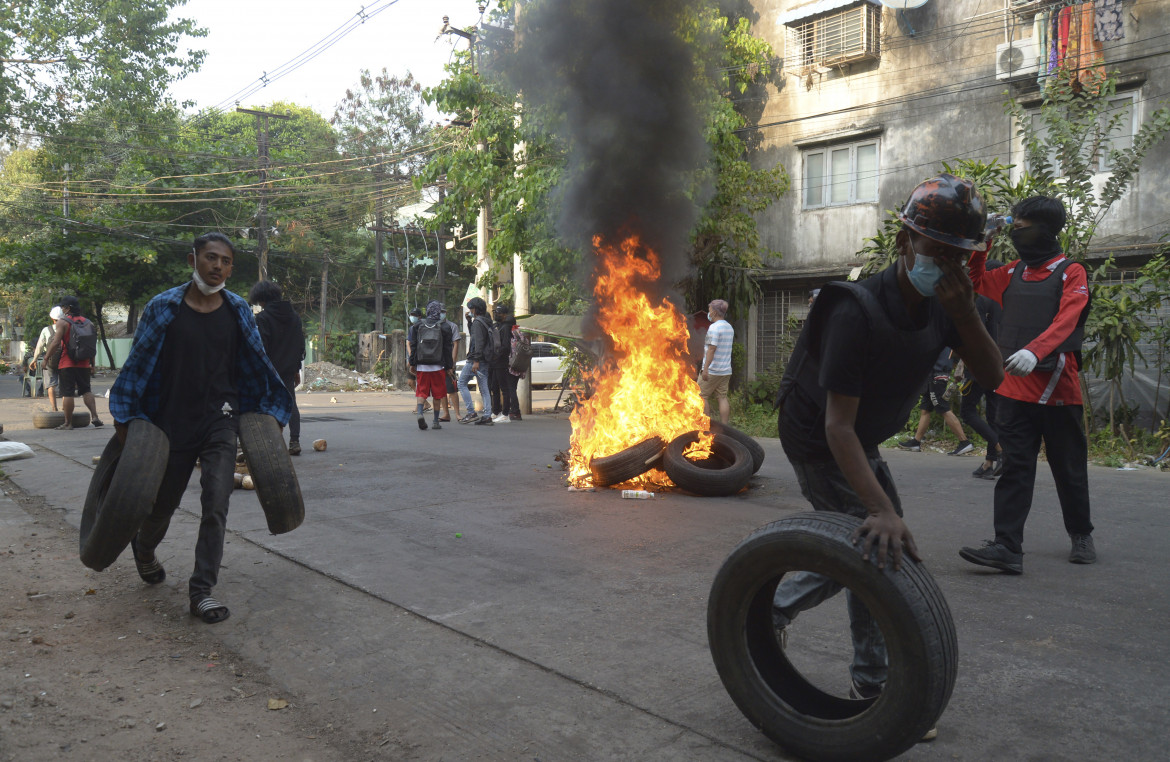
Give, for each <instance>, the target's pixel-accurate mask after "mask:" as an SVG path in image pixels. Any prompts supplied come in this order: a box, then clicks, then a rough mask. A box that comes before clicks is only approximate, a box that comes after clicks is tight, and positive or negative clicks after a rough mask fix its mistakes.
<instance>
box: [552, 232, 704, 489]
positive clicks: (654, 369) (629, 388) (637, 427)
mask: <svg viewBox="0 0 1170 762" xmlns="http://www.w3.org/2000/svg"><path fill="white" fill-rule="evenodd" d="M593 246H594V248H595V249H596V253H597V256H598V257H599V258H600V260H601V266H600V268H599V272H600V273H601V274H600V275H599V276H598V278H597V283H596V285H595V286H594V287H593V295H594V297H595V299H596V302H597V304H598V318H597V321H598V325H599V326H600V328H601V330H602V331H604V332H605V334H606V335H607V336H608V337H609V338H610V340H611V341H612V345H613V349H612V355H610V356H607V357H604V358H602V360H601V361H600V362H599V363H598V364H597V367H596V368H594V370H593V372H592V376H591V378H590V383H591V386H592V388H593V389H594V393H593V396H592V397H590V398H589V399H587V400H585V401H584V402H583V403H582V404H581V405H580V406H578V407H577V408H575V409H574V410H573V413H572V415H571V416H570V421H571V423H572V426H573V433H572V436H571V437H570V440H569V456H570V460H569V482H570V483H571V484H572V485H573V486H575V487H588V486H591V485H592V483H593V477H592V475H591V474H590V471H589V464H590V462H591V461H592V460H593V458H600V457H604V456H607V455H613V454H615V453H618V452H621V451H622V450H624V449H626V448H627V447H631V446H633V445H636V444H638V443H639V442H642V441H644V440H646V439H649V438H651V437H654V436H659V437H661V438H662V440H663V441H664V442H668V443H669V442H670V441H671V440H672V439H674V438H675V437H677V436H679V435H680V434H685V433H687V432H688V431H694V430H696V429H697V430H699V431H700V432H707V431H708V430H709V429H710V428H711V421H710V418H708V417H707V415H706V414H705V413H704V412H703V400H702V398H701V397H700V396H699V386H698V384H697V383H696V381H695V377H694V375H693V368H692V367H691V365H690V362H689V360H688V356H687V338H688V331H687V324H686V319H685V318H684V317H683V316H682V314H681V313H680V312H679V311H678V309H676V308H675V306H674V305H673V304H671V303H670V301H669V300H667V299H665V298H663V299H661V300H660V301H658V302H657V303H655V302H652V301H651V298H650V297H649V296H648V295H647V294H646V291H647V290H648V288H647V287H648V286H650V285H651V284H654V283H656V282H657V281H658V278H659V275H660V272H661V271H660V268H659V264H658V256H657V254H655V253H654V252H653V251H651V250H650V249H647V248H646V247H644V246H643V245H642V243H641V241H640V240H639V239H638V238H637V237H636V236H630V237H629V238H627V239H626V240H624V241H622V243H621V244H620V245H619V246H603V245H602V244H601V241H600V237H597V238H594V239H593ZM710 444H711V436H710V435H709V434H705V435H703V436H701V437H700V441H699V445H700V446H699V448H697V449H696V451H695V452H694V453H688V455H690V456H692V457H706V456H707V455H709V454H710ZM693 449H694V448H693ZM627 484H633V485H636V486H641V487H646V486H656V487H662V486H669V485H670V484H671V482H670V479H669V477H667V475H666V474H665V473H664V472H663V471H661V470H659V469H652V470H651V471H648V472H647V473H645V474H643V475H642V476H641V477H638V478H637V479H634V480H631V481H630V482H627Z"/></svg>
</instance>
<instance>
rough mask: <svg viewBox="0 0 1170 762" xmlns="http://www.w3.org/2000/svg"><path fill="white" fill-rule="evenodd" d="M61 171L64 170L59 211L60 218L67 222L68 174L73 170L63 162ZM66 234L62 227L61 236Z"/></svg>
mask: <svg viewBox="0 0 1170 762" xmlns="http://www.w3.org/2000/svg"><path fill="white" fill-rule="evenodd" d="M62 169H64V170H65V182H64V183H63V184H62V186H61V190H62V193H61V209H62V212H61V216H62V217H64V218H65V219H66V220H68V219H69V172H70V171H71V170H72V169H73V167H71V166H69V162H65V166H64V167H62ZM66 233H67V231H66V229H65V228H64V227H62V228H61V235H66Z"/></svg>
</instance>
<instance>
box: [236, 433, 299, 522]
mask: <svg viewBox="0 0 1170 762" xmlns="http://www.w3.org/2000/svg"><path fill="white" fill-rule="evenodd" d="M240 447H241V448H243V450H244V460H245V461H246V462H247V463H248V473H250V474H251V475H252V482H253V484H255V485H256V497H257V498H259V499H260V507H261V508H263V509H264V519H265V520H266V521H267V522H268V531H269V532H272V533H273V534H284V533H285V532H291V531H292V530H294V529H296V528H297V527H299V526H300V525H301V523H302V522H303V521H304V520H305V500H304V498H303V497H302V496H301V485H300V483H299V482H297V472H296V470H294V469H293V464H292V457H290V456H289V454H288V445H286V444H285V442H284V437H283V436H282V435H281V432H280V424H279V423H277V422H276V419H275V418H273V417H272V416H270V415H267V414H265V413H244V414H243V415H241V416H240Z"/></svg>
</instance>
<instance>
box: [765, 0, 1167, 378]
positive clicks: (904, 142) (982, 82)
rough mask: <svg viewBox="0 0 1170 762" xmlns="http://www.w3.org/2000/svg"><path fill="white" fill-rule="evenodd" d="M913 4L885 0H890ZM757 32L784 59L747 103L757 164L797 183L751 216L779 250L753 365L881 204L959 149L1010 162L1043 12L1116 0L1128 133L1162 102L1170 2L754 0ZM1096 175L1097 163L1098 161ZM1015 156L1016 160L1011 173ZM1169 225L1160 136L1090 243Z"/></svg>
mask: <svg viewBox="0 0 1170 762" xmlns="http://www.w3.org/2000/svg"><path fill="white" fill-rule="evenodd" d="M915 4H917V5H919V7H917V8H907V9H896V8H894V7H890V6H906V5H915ZM751 6H752V9H753V13H754V27H753V28H754V33H755V34H756V35H757V36H759V37H761V38H763V39H765V40H767V41H768V42H770V43H771V44H772V45H773V47H774V49H775V50H776V53H777V56H779V57H781V58H782V65H781V69H780V73H779V74H778V75H777V76H775V77H774V78H773V82H772V83H771V84H769V85H768V86H767V87H766V88H765V90H764V91H763V92H760V93H756V94H754V95H753V97H752V98H751V99H749V100H748V101H745V104H744V105H745V106H746V107H747V108H748V111H749V113H751V114H753V117H754V124H753V127H754V128H755V129H754V130H753V131H752V132H751V133H750V134H749V138H750V139H749V145H750V146H751V151H752V159H753V161H754V162H755V163H756V164H757V166H775V165H776V164H781V165H783V166H784V167H785V168H786V169H787V170H788V171H789V173H790V174H791V176H792V191H791V192H789V193H788V194H787V195H786V196H785V197H784V198H782V199H781V200H780V201H779V202H778V203H776V204H775V205H773V206H772V207H771V208H770V209H769V210H768V211H767V212H765V213H764V214H763V215H761V217H760V219H759V223H760V231H761V237H762V242H763V245H764V247H765V248H766V249H768V250H772V251H778V252H780V253H781V254H782V256H781V258H779V259H778V260H775V261H772V262H770V263H769V265H768V268H767V270H766V272H765V273H763V276H762V280H761V283H762V286H763V298H762V299H761V301H760V303H759V304H758V306H757V307H756V309H755V311H754V313H753V315H752V316H751V318H750V319H749V321H748V323H749V325H748V326H747V328H748V334H749V335H748V342H749V343H748V348H749V353H748V355H749V361H748V368H747V370H748V373H749V375H750V374H752V373H754V372H756V371H758V370H762V369H764V368H766V367H768V366H769V365H770V364H771V363H772V362H773V361H775V360H776V359H777V358H778V357H780V356H782V354H783V352H784V349H783V347H784V343H783V341H782V339H783V337H784V336H785V334H787V333H791V331H792V327H791V326H792V325H793V324H799V321H800V320H801V319H803V317H804V316H805V315H806V314H807V310H808V291H809V289H811V288H815V287H817V286H819V285H821V284H823V283H824V282H826V281H829V280H835V279H843V278H846V277H848V275H849V274H850V272H851V270H853V269H854V268H855V267H857V266H858V265H859V264H860V263H861V261H862V258H861V257H860V256H859V255H858V254H857V252H858V251H859V250H860V249H861V248H862V246H863V243H864V239H865V238H867V237H869V236H872V235H874V234H875V233H876V232H877V231H878V229H879V228H880V226H881V222H882V220H883V219H884V218H885V215H886V210H891V209H898V208H900V206H901V204H902V203H903V201H904V200H905V198H906V196H907V195H908V194H909V192H910V190H911V189H912V188H913V187H914V186H915V185H916V184H917V183H919V182H920V181H921V180H923V179H925V178H926V177H929V176H931V175H933V174H936V173H937V172H939V171H941V169H942V162H944V161H948V160H957V159H980V160H984V161H991V160H993V159H998V160H999V161H1001V162H1002V163H1005V164H1019V163H1020V162H1021V159H1022V150H1023V147H1022V143H1021V141H1020V139H1019V137H1017V134H1016V125H1014V124H1013V123H1012V121H1013V120H1012V119H1011V118H1009V116H1008V115H1007V114H1006V113H1005V108H1004V106H1005V103H1006V101H1007V99H1008V95H1009V93H1010V94H1011V95H1013V96H1014V97H1015V98H1016V99H1017V100H1019V101H1021V102H1022V103H1024V104H1025V105H1028V106H1035V107H1038V106H1039V103H1040V98H1041V96H1040V89H1039V84H1038V79H1037V65H1038V61H1039V58H1040V56H1039V53H1038V52H1037V48H1036V44H1035V43H1036V39H1035V37H1034V34H1035V33H1036V31H1037V28H1036V24H1035V20H1036V16H1037V14H1038V13H1044V12H1047V13H1052V12H1056V13H1059V12H1060V11H1061V9H1063V8H1064V7H1065V6H1070V10H1069V11H1068V12H1067V13H1075V12H1081V13H1085V14H1088V16H1085V17H1083V18H1090V17H1092V18H1093V19H1094V20H1095V19H1096V14H1097V11H1098V10H1102V11H1106V12H1107V11H1110V10H1116V11H1118V13H1117V14H1116V16H1115V18H1119V23H1120V26H1117V25H1116V24H1115V25H1114V27H1113V29H1112V31H1110V32H1108V33H1107V34H1105V36H1107V37H1114V36H1116V35H1117V34H1122V35H1123V36H1122V37H1120V38H1117V39H1109V40H1107V41H1103V42H1102V43H1101V45H1102V49H1103V54H1104V59H1105V60H1104V64H1105V67H1106V68H1107V69H1108V70H1109V71H1111V72H1112V71H1117V72H1119V73H1120V85H1119V88H1118V92H1117V97H1116V108H1118V109H1122V110H1125V111H1126V112H1127V116H1126V118H1125V119H1124V120H1123V124H1124V125H1126V129H1124V130H1122V131H1121V132H1120V133H1119V134H1117V135H1115V136H1114V139H1115V140H1116V141H1118V145H1125V144H1126V141H1127V140H1130V141H1131V140H1132V136H1133V134H1134V132H1135V130H1136V128H1137V126H1138V125H1140V124H1141V122H1142V121H1143V120H1144V119H1145V117H1146V115H1147V114H1149V113H1150V112H1152V111H1153V110H1154V109H1156V108H1157V107H1159V106H1161V105H1165V104H1166V103H1167V101H1168V99H1167V92H1168V90H1170V76H1167V68H1168V67H1170V0H1109V1H1108V2H1104V3H1102V2H1098V3H1097V4H1096V6H1094V4H1093V3H1072V2H1068V0H1026V1H1025V0H925V1H923V0H888V2H887V3H886V4H884V5H883V4H882V3H880V2H878V0H815V1H813V2H809V0H752V2H751ZM1098 6H1099V7H1098ZM1101 169H1102V171H1101V173H1100V175H1099V179H1100V182H1101V183H1102V184H1103V183H1104V182H1105V180H1106V179H1107V178H1108V167H1107V166H1105V165H1104V164H1102V167H1101ZM1018 171H1019V170H1018V169H1017V170H1016V172H1018ZM1168 232H1170V143H1168V142H1163V143H1161V144H1159V145H1157V146H1155V148H1154V149H1153V150H1152V151H1151V152H1150V153H1149V154H1148V156H1147V158H1146V161H1145V164H1144V165H1143V169H1142V170H1141V172H1140V173H1139V175H1138V178H1137V180H1136V182H1135V184H1134V185H1133V187H1131V189H1130V190H1129V191H1128V193H1127V194H1126V196H1125V197H1124V198H1122V200H1121V201H1120V202H1119V203H1118V204H1116V205H1115V207H1114V208H1113V209H1112V211H1111V212H1110V213H1109V214H1108V216H1107V217H1106V218H1105V220H1104V222H1103V224H1102V225H1101V227H1100V228H1099V229H1098V233H1097V236H1096V239H1095V250H1094V252H1093V254H1092V256H1101V257H1103V256H1105V255H1106V254H1107V253H1109V252H1114V253H1116V254H1117V255H1119V257H1120V258H1121V259H1120V260H1119V261H1122V262H1123V263H1129V264H1133V263H1135V262H1140V260H1141V259H1142V258H1143V257H1148V256H1149V255H1150V254H1151V253H1152V252H1153V251H1154V250H1155V249H1156V247H1157V244H1158V241H1159V239H1160V238H1162V237H1163V236H1166V235H1167V233H1168Z"/></svg>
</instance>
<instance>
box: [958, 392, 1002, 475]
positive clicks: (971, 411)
mask: <svg viewBox="0 0 1170 762" xmlns="http://www.w3.org/2000/svg"><path fill="white" fill-rule="evenodd" d="M966 389H967V391H965V392H963V402H962V404H960V405H959V417H960V418H961V419H962V420H963V423H965V424H967V425H968V426H970V427H971V428H972V429H973V430H974V431H975V433H976V434H978V435H979V436H981V437H983V439H984V441H986V442H987V455H988V457H991V456H993V455H995V446H996V445H997V444H999V434H997V433H996V431H995V427H994V426H992V425H991V423H989V421H994V420H995V417H996V416H995V414H996V408H997V407H998V405H999V397H998V396H997V395H996V393H995V392H989V391H987V390H986V389H984V388H983V387H982V386H980V385H979V382H978V381H976V380H975V379H971V380H970V381H969V382H968V385H967V387H966ZM981 399H986V400H987V418H986V419H985V418H984V417H983V416H982V415H980V414H979V400H981Z"/></svg>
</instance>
